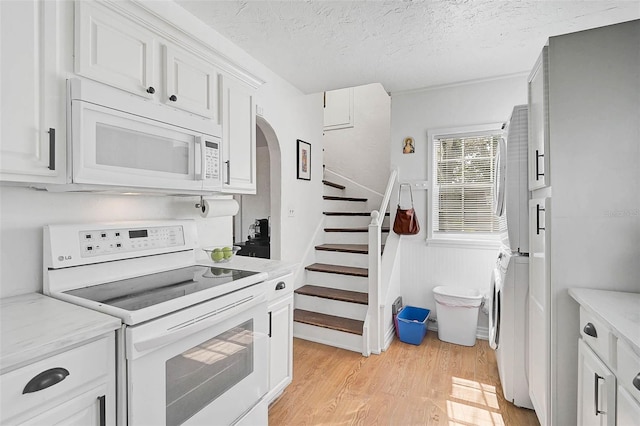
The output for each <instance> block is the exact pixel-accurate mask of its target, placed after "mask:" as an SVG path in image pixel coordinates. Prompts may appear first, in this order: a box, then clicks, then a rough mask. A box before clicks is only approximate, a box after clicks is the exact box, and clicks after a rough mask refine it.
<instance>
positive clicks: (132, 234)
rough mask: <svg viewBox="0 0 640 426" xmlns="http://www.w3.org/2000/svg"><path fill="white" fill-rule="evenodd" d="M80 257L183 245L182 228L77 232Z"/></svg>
mask: <svg viewBox="0 0 640 426" xmlns="http://www.w3.org/2000/svg"><path fill="white" fill-rule="evenodd" d="M79 239H80V247H81V249H80V255H81V256H82V257H93V256H102V255H108V254H114V253H128V252H138V251H145V250H151V249H160V248H168V247H179V246H184V245H185V238H184V231H183V228H182V226H179V225H178V226H158V227H149V228H121V229H113V228H109V229H95V230H90V231H87V230H83V231H80V232H79Z"/></svg>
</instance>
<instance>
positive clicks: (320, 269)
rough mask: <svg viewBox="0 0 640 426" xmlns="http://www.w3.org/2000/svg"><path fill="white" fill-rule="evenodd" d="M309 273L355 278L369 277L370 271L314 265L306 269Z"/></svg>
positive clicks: (324, 264) (322, 264) (323, 264)
mask: <svg viewBox="0 0 640 426" xmlns="http://www.w3.org/2000/svg"><path fill="white" fill-rule="evenodd" d="M305 269H306V270H307V271H314V272H325V273H328V274H340V275H350V276H354V277H368V276H369V270H368V269H366V268H356V267H353V266H342V265H328V264H326V263H314V264H312V265H309V266H307V267H306V268H305Z"/></svg>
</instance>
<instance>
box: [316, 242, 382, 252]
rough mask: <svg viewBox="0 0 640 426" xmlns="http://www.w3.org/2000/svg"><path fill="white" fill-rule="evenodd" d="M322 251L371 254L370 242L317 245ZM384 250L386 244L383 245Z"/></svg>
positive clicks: (317, 248)
mask: <svg viewBox="0 0 640 426" xmlns="http://www.w3.org/2000/svg"><path fill="white" fill-rule="evenodd" d="M315 248H316V250H321V251H337V252H340V253H357V254H369V245H368V244H322V245H319V246H316V247H315ZM381 248H382V250H383V251H384V244H382V246H381Z"/></svg>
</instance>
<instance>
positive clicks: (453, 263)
mask: <svg viewBox="0 0 640 426" xmlns="http://www.w3.org/2000/svg"><path fill="white" fill-rule="evenodd" d="M526 102H527V85H526V76H525V75H521V76H513V77H508V78H501V79H495V80H489V81H480V82H474V83H466V84H459V85H452V86H445V87H439V88H432V89H425V90H422V91H412V92H405V93H393V94H392V96H391V141H392V142H391V150H390V158H391V164H392V165H394V166H397V167H398V176H399V180H400V181H401V182H404V181H414V180H419V181H426V180H429V179H430V176H431V168H430V166H429V164H430V163H429V160H430V155H429V154H428V152H427V151H428V149H427V147H428V144H427V131H428V130H429V129H437V128H451V127H462V126H470V125H475V124H486V123H495V122H504V121H506V120H507V119H508V118H509V116H510V114H511V110H512V108H513V107H514V106H515V105H519V104H523V103H526ZM408 136H411V137H413V138H414V140H415V153H414V154H402V140H403V139H404V138H405V137H408ZM413 195H414V200H415V207H416V211H417V214H418V221H419V223H420V226H421V231H420V234H419V235H417V236H403V237H402V238H401V258H400V265H399V268H400V270H401V281H402V296H403V302H404V304H405V305H413V306H419V307H424V308H428V309H431V310H432V311H433V313H434V314H435V302H434V300H433V296H432V289H433V287H435V286H438V285H453V286H461V287H469V288H479V289H481V290H483V291H488V290H489V281H490V278H491V270H492V268H493V266H494V264H495V259H496V254H497V250H496V249H472V248H456V247H434V246H427V245H426V243H425V238H426V230H427V217H428V216H427V196H428V191H425V190H415V189H414V194H413ZM403 200H404V197H403ZM396 204H397V192H396V193H394V196H393V197H392V201H391V206H392V207H393V209H392V212H391V214H392V217H393V214H394V210H395V206H396ZM478 326H479V327H481V328H482V329H483V330H486V327H487V317H486V315H484V314H481V315H480V319H479V323H478ZM479 331H480V330H479Z"/></svg>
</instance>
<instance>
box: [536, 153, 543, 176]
mask: <svg viewBox="0 0 640 426" xmlns="http://www.w3.org/2000/svg"><path fill="white" fill-rule="evenodd" d="M540 158H544V154H540V152H539V151H538V150H537V149H536V180H539V178H541V177H544V173H540V161H538V160H540Z"/></svg>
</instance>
